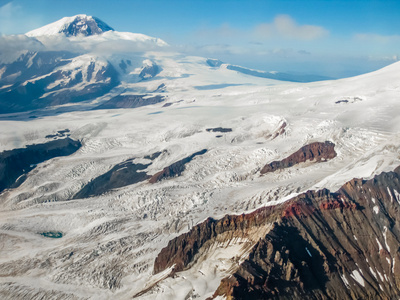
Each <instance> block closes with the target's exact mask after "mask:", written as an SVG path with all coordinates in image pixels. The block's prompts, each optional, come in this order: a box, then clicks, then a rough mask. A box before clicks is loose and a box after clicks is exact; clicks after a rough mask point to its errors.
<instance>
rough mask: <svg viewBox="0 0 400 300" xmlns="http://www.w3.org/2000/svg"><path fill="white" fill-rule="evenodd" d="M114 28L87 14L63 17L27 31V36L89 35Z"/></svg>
mask: <svg viewBox="0 0 400 300" xmlns="http://www.w3.org/2000/svg"><path fill="white" fill-rule="evenodd" d="M110 30H114V29H113V28H111V27H110V26H108V25H107V24H106V23H104V22H103V21H101V20H100V19H98V18H96V17H92V16H87V15H76V16H73V17H65V18H62V19H60V20H58V21H56V22H54V23H51V24H48V25H46V26H43V27H40V28H38V29H35V30H32V31H29V32H27V33H26V35H27V36H43V35H58V34H64V35H65V36H90V35H97V34H101V33H103V32H106V31H110Z"/></svg>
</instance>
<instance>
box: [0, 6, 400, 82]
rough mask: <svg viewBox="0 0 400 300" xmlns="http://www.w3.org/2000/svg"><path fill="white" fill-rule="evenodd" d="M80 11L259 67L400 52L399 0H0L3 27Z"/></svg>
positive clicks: (354, 68) (346, 65) (362, 61)
mask: <svg viewBox="0 0 400 300" xmlns="http://www.w3.org/2000/svg"><path fill="white" fill-rule="evenodd" d="M82 13H84V14H88V15H93V16H96V17H98V18H100V19H102V20H103V21H105V22H106V23H107V24H109V25H110V26H111V27H113V28H114V29H115V30H118V31H130V32H139V33H144V34H147V35H150V36H155V37H159V38H162V39H164V40H165V41H166V42H168V43H169V44H171V45H174V46H176V47H178V49H180V50H181V51H183V52H186V53H188V54H193V55H200V56H206V57H213V58H219V59H221V60H223V61H226V62H229V63H233V64H240V65H243V66H246V67H251V68H255V69H261V70H277V71H286V72H299V73H312V74H320V75H326V76H332V77H343V76H350V75H356V74H360V73H364V72H368V71H371V70H374V69H377V68H380V67H382V66H384V65H387V64H390V63H393V62H395V61H397V59H398V56H399V55H400V18H399V16H400V1H398V0H396V1H393V0H385V1H383V0H379V1H378V0H374V1H372V0H363V1H359V0H353V1H352V0H346V1H344V0H340V1H339V0H319V1H316V0H296V1H292V0H281V1H278V0H274V1H269V0H263V1H261V0H247V1H238V0H237V1H227V0H219V1H218V0H213V1H211V0H197V1H192V0H182V1H165V0H164V1H161V0H158V1H156V0H146V1H143V0H141V1H136V0H130V1H128V0H122V1H103V0H97V1H94V0H80V1H77V0H68V1H55V0H35V1H32V0H14V1H9V0H0V34H2V35H4V34H21V33H24V32H26V31H29V30H32V29H35V28H37V27H41V26H43V25H46V24H48V23H51V22H54V21H56V20H58V19H60V18H62V17H64V16H72V15H76V14H82Z"/></svg>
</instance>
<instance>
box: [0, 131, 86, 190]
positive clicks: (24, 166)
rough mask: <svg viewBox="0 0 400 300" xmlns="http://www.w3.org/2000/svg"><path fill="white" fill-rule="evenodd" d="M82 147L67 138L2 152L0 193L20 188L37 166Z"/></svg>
mask: <svg viewBox="0 0 400 300" xmlns="http://www.w3.org/2000/svg"><path fill="white" fill-rule="evenodd" d="M81 146H82V145H81V143H80V142H79V141H74V140H72V139H70V138H65V139H58V140H54V141H50V142H47V143H44V144H36V145H28V146H26V148H19V149H14V150H8V151H4V152H1V153H0V192H1V191H3V190H4V189H6V188H14V187H17V186H19V185H20V184H21V183H22V182H24V180H25V178H26V174H27V173H28V172H29V171H31V170H32V169H34V168H35V167H36V165H37V164H39V163H42V162H44V161H46V160H49V159H52V158H54V157H58V156H68V155H71V154H73V153H75V152H76V151H77V150H78V149H79V148H80V147H81Z"/></svg>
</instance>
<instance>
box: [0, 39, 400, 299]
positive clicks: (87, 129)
mask: <svg viewBox="0 0 400 300" xmlns="http://www.w3.org/2000/svg"><path fill="white" fill-rule="evenodd" d="M106 34H109V35H111V34H114V33H112V32H107V33H104V34H102V35H100V36H96V37H101V38H104V36H106ZM88 38H91V37H88ZM88 57H91V56H88ZM84 58H85V57H84V56H79V59H81V60H76V59H75V61H76V63H77V64H78V65H82V64H84V65H86V64H85V63H83V62H84V61H86V58H85V59H84ZM128 60H129V61H130V64H129V63H127V62H128ZM73 61H74V60H73ZM73 61H71V63H69V64H67V65H65V66H63V67H61V68H64V69H65V68H67V69H68V70H73V68H70V67H71V64H72V63H73ZM100 61H101V60H100ZM107 61H109V62H110V63H111V64H112V65H113V66H116V68H117V69H118V68H119V69H118V72H119V74H120V76H121V77H120V84H119V85H118V86H116V87H115V88H113V89H112V90H111V91H109V92H108V93H107V94H105V95H103V96H101V97H98V98H96V99H93V100H91V101H89V102H88V103H87V107H86V108H93V107H94V106H95V105H98V104H99V103H101V102H102V101H106V100H108V99H110V98H112V97H114V96H116V95H124V94H142V95H143V94H151V95H163V96H164V97H165V100H164V101H163V102H161V103H157V104H154V105H149V106H144V107H140V108H135V109H109V110H75V109H70V110H64V111H63V110H58V111H56V112H57V113H52V111H51V110H50V112H49V110H38V111H35V112H28V113H16V114H12V115H2V116H0V128H1V130H0V150H1V151H4V150H11V149H15V148H20V147H23V146H25V145H30V144H34V143H43V142H46V141H48V140H49V138H46V136H47V135H52V134H55V133H56V131H59V130H64V129H69V130H70V134H71V137H72V138H74V139H79V140H81V141H82V143H83V147H82V148H81V149H80V150H78V151H77V152H76V153H75V154H73V155H71V156H68V157H57V158H54V159H52V160H49V161H46V162H43V163H41V164H39V165H37V166H36V167H35V168H34V169H33V170H32V171H30V173H29V174H28V177H27V179H26V181H25V182H24V183H23V184H22V185H21V186H19V187H18V188H15V189H9V190H6V191H4V192H3V193H2V194H0V240H1V247H0V274H1V276H0V295H2V297H3V298H6V299H7V298H22V297H27V298H35V297H36V298H40V297H43V298H44V299H51V298H57V299H87V298H89V299H132V297H135V298H136V299H194V298H196V299H206V298H207V297H209V296H211V295H212V294H213V292H214V291H215V289H216V288H217V287H218V285H219V282H220V280H221V279H222V278H223V277H225V276H227V274H229V270H230V268H231V267H232V258H233V257H237V258H238V259H239V260H240V259H243V258H244V257H246V255H247V252H246V248H244V247H243V245H244V244H245V243H246V241H245V240H232V241H230V242H229V243H228V244H221V245H218V247H219V250H216V251H214V252H213V254H210V257H209V259H207V260H204V261H201V262H198V264H196V265H195V266H193V267H192V268H191V269H190V270H187V271H184V272H181V273H178V274H177V275H176V276H174V277H168V274H169V272H170V271H171V270H166V271H165V273H161V274H157V275H153V272H152V268H153V263H154V259H155V257H156V256H157V254H158V253H159V251H160V250H161V249H162V248H163V247H165V246H166V245H167V243H168V241H169V240H171V239H172V238H173V237H175V236H177V235H179V234H181V233H183V232H186V231H188V230H189V229H190V228H191V227H192V226H193V225H195V224H197V223H199V222H201V221H203V220H204V219H206V218H207V217H210V216H212V217H215V218H219V217H221V216H223V215H225V214H228V213H229V214H240V213H243V212H249V211H252V210H254V209H256V208H258V207H262V206H265V205H271V204H274V203H279V202H282V201H286V200H287V199H289V198H290V197H292V196H293V195H296V194H299V193H301V192H304V191H307V190H309V189H320V188H329V189H331V190H336V189H337V188H338V187H340V186H341V185H342V184H343V183H344V182H346V181H348V180H350V179H352V178H354V177H364V178H371V177H372V176H374V175H376V174H378V173H380V172H382V171H390V170H393V169H394V167H396V166H398V165H399V164H400V150H399V149H400V134H399V132H400V125H399V124H400V120H399V118H400V117H399V114H398V111H399V109H400V104H399V101H398V99H397V97H398V93H399V91H400V63H395V64H393V65H391V66H388V67H386V68H384V69H381V70H378V71H376V72H373V73H369V74H365V75H362V76H358V77H354V78H347V79H341V80H336V81H322V82H314V83H306V84H305V83H288V82H286V83H284V82H279V81H276V80H271V79H265V78H255V77H253V76H250V75H245V74H242V73H238V72H235V71H233V70H229V69H227V68H226V66H224V65H221V67H219V68H213V67H211V66H210V65H209V64H207V61H206V59H204V58H199V57H186V56H183V55H179V54H177V53H170V52H166V51H161V52H160V51H159V52H157V51H154V52H150V51H149V52H146V53H145V54H143V55H138V54H137V53H126V52H125V53H119V54H118V55H108V56H107ZM121 61H124V62H125V65H124V64H122V67H121V66H119V64H120V63H121ZM152 65H157V66H159V72H158V74H157V75H156V76H155V77H152V78H148V79H146V80H140V78H139V73H140V72H141V71H142V70H143V67H145V66H152ZM59 84H60V85H61V84H63V83H62V82H61V81H60V82H59ZM64 108H65V107H64ZM32 115H34V116H35V118H29V117H30V116H32ZM284 124H286V126H284ZM217 127H222V128H230V129H232V131H230V132H223V133H221V132H212V131H207V129H209V128H217ZM282 128H283V129H284V130H282ZM326 140H328V141H331V142H333V143H335V145H336V147H335V150H336V152H337V157H335V158H334V159H332V160H330V161H327V162H323V163H310V162H306V163H302V164H300V165H296V166H294V167H292V168H288V169H285V170H280V171H278V172H274V173H268V174H266V175H263V176H261V175H260V172H259V171H260V169H261V168H262V167H263V166H264V165H265V164H266V163H269V162H271V161H274V160H279V159H282V158H284V157H287V156H288V155H290V154H291V153H293V152H295V151H296V150H298V149H299V148H300V147H302V146H304V145H305V144H309V143H311V142H315V141H320V142H323V141H326ZM202 149H207V152H206V153H205V154H203V155H199V156H196V157H195V158H194V159H193V160H192V161H191V162H190V163H188V164H187V166H186V168H185V170H184V172H183V173H182V175H181V176H178V177H174V178H170V179H165V180H163V181H161V182H157V183H154V184H151V183H149V182H148V181H143V182H139V183H137V184H133V185H128V186H125V187H120V188H118V189H115V190H110V191H108V192H106V193H104V194H102V195H100V196H95V197H91V198H85V199H75V200H71V199H72V198H73V196H74V195H75V194H76V193H77V192H78V191H79V190H80V189H81V188H82V187H83V186H84V185H86V184H87V183H88V182H90V181H92V180H93V179H95V178H96V177H98V176H100V175H102V174H104V173H106V172H107V171H109V170H110V169H112V168H113V167H114V166H115V165H118V164H120V163H121V162H124V161H126V160H128V159H133V162H134V163H142V164H149V166H148V167H147V168H146V169H145V170H144V171H145V172H146V173H147V174H149V175H153V174H155V173H157V172H159V171H161V170H162V169H163V168H165V167H167V166H169V165H171V164H172V163H174V162H177V161H179V160H182V159H183V158H185V157H188V156H190V155H192V154H193V153H195V152H198V151H200V150H202ZM157 152H161V153H160V155H159V156H158V157H157V158H155V159H154V160H151V159H150V158H149V157H147V158H146V156H149V155H152V154H154V153H157ZM43 232H61V233H62V234H63V237H62V238H58V239H52V238H48V237H45V236H43V235H41V234H40V233H43Z"/></svg>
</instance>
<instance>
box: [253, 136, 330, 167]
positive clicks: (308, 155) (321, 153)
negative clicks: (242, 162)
mask: <svg viewBox="0 0 400 300" xmlns="http://www.w3.org/2000/svg"><path fill="white" fill-rule="evenodd" d="M334 157H336V152H335V144H334V143H332V142H329V141H326V142H324V143H320V142H315V143H312V144H308V145H305V146H303V147H301V148H300V149H299V150H298V151H296V152H295V153H293V154H292V155H290V156H288V157H286V158H284V159H282V160H279V161H273V162H271V163H269V164H267V165H265V166H264V167H263V168H262V169H261V174H265V173H268V172H274V171H276V170H279V169H285V168H290V167H292V166H294V165H296V164H299V163H302V162H306V161H308V160H310V161H313V160H315V161H317V162H319V161H326V160H328V159H332V158H334Z"/></svg>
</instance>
